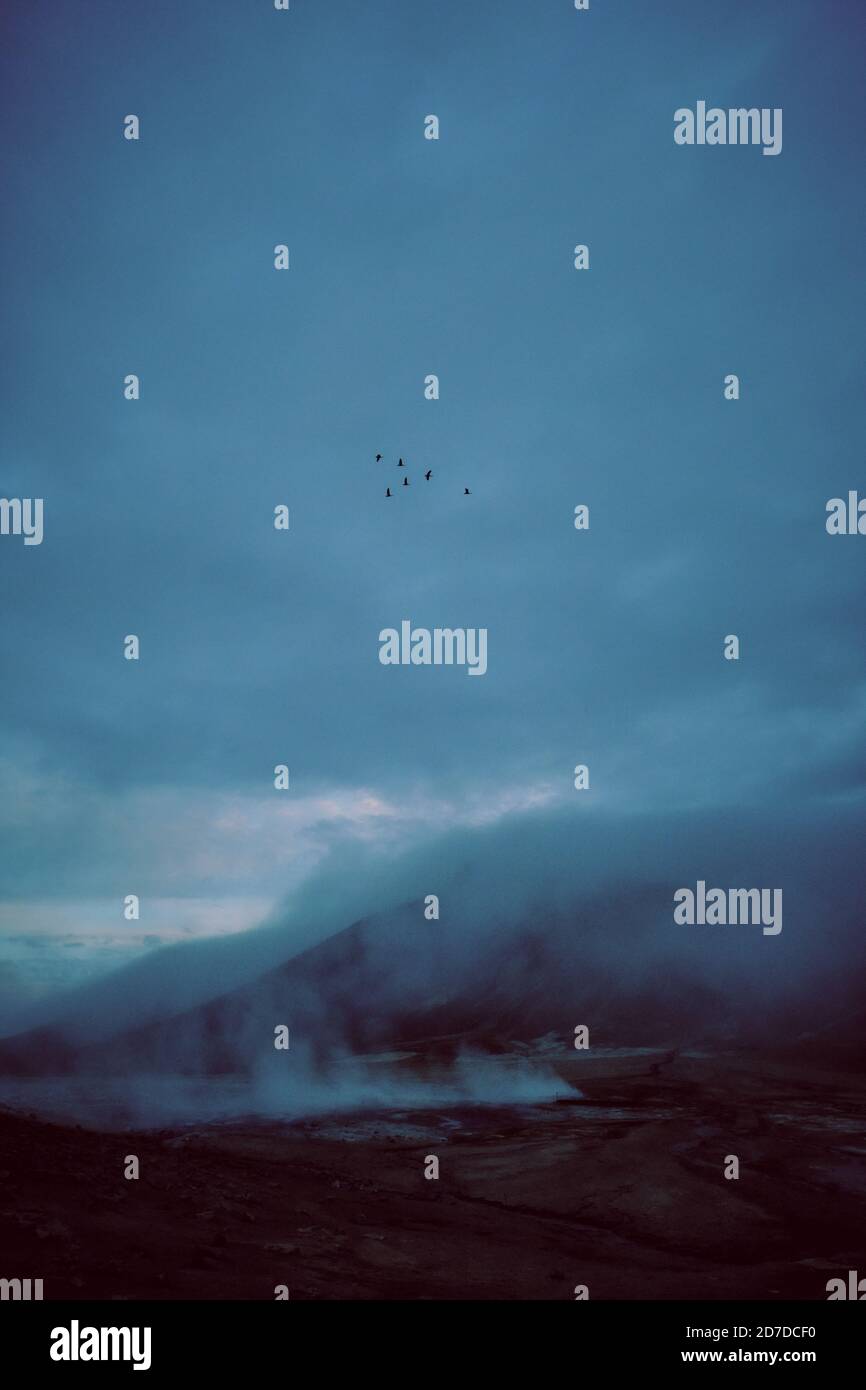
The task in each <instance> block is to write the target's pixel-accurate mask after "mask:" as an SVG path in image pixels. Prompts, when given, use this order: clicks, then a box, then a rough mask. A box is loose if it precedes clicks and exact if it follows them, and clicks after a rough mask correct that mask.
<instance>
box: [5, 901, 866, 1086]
mask: <svg viewBox="0 0 866 1390" xmlns="http://www.w3.org/2000/svg"><path fill="white" fill-rule="evenodd" d="M646 902H647V893H646V890H643V891H641V892H640V893H621V894H620V895H619V896H618V898H617V900H616V901H615V902H609V901H604V902H602V901H597V902H593V903H590V904H589V905H584V906H583V907H582V909H581V910H580V911H579V912H578V911H577V910H575V912H574V913H562V912H560V913H550V912H548V913H547V914H546V915H545V916H543V917H542V916H539V918H538V919H536V920H535V921H533V922H532V923H531V924H527V925H525V926H524V927H522V928H519V929H516V930H515V929H513V928H507V929H504V930H503V931H502V932H501V933H497V932H496V931H495V930H492V931H491V930H487V931H485V932H481V933H476V934H475V935H472V934H470V933H467V932H466V930H465V927H464V926H462V925H457V924H453V923H449V922H447V921H435V922H428V921H427V920H426V919H425V918H424V915H423V905H422V904H421V903H420V902H417V903H405V904H403V905H402V906H401V907H399V908H397V909H395V910H393V911H391V912H389V913H385V914H382V915H380V916H377V917H375V918H369V919H366V920H364V921H360V922H356V923H354V924H353V925H352V926H350V927H348V928H346V929H345V930H343V931H341V932H338V933H337V934H336V935H334V936H332V937H329V938H328V939H327V940H325V941H323V942H321V943H319V944H318V945H316V946H313V947H311V948H309V949H307V950H305V951H303V952H301V953H300V954H299V955H297V956H294V957H293V958H291V959H290V960H288V961H286V962H285V963H284V964H282V965H280V966H277V967H276V968H274V969H270V970H267V971H265V972H263V973H262V974H261V975H260V976H259V977H258V978H256V979H255V980H254V981H253V982H251V983H247V984H244V985H243V986H241V987H239V988H237V989H233V990H229V991H226V992H224V993H222V994H221V995H219V996H218V997H217V998H214V999H212V1000H210V1001H209V1002H207V1003H205V1004H201V1005H198V1006H197V1007H195V1008H191V1009H186V1010H183V1011H181V1012H176V1013H174V1014H169V1015H167V1016H166V1017H164V1018H161V1019H159V1020H158V1021H156V1022H149V1023H147V1024H145V1025H144V1026H139V1027H136V1028H129V1029H120V1030H118V1031H117V1032H116V1033H115V1034H114V1035H113V1036H112V1037H111V1038H109V1039H108V1040H101V1041H99V1042H90V1043H80V1042H74V1041H72V1040H71V1039H70V1038H69V1037H68V1036H64V1034H63V1033H62V1032H61V1031H59V1030H56V1029H55V1030H52V1029H48V1028H41V1029H38V1030H34V1031H32V1032H29V1033H24V1034H20V1035H18V1036H16V1037H14V1038H10V1039H6V1040H4V1041H3V1042H2V1043H0V1072H2V1073H5V1074H7V1075H8V1074H17V1075H46V1074H57V1073H63V1072H70V1071H83V1072H85V1073H88V1072H95V1073H132V1072H137V1071H149V1072H171V1073H190V1074H218V1073H227V1072H231V1073H244V1072H248V1071H254V1070H256V1069H258V1068H260V1067H262V1066H266V1065H267V1064H268V1062H269V1061H273V1059H274V1046H273V1042H274V1029H275V1028H276V1027H277V1026H278V1025H281V1024H285V1025H287V1026H288V1027H289V1029H290V1035H291V1049H292V1050H297V1049H299V1048H300V1049H301V1050H302V1052H303V1053H304V1055H305V1059H306V1061H307V1062H308V1063H309V1064H310V1065H312V1066H316V1065H319V1064H324V1063H325V1062H327V1061H328V1059H329V1058H331V1057H333V1056H335V1055H339V1054H344V1053H346V1052H352V1053H367V1052H371V1051H372V1052H375V1051H377V1050H380V1049H387V1048H392V1047H399V1046H407V1045H409V1044H411V1045H413V1046H416V1047H418V1046H421V1045H422V1044H423V1046H424V1050H432V1051H433V1052H436V1053H440V1054H441V1053H444V1054H447V1053H448V1052H453V1051H455V1050H456V1049H458V1048H460V1047H466V1046H471V1047H474V1048H478V1049H481V1050H486V1051H499V1050H503V1049H508V1047H509V1046H510V1044H512V1043H513V1042H515V1041H517V1042H524V1043H525V1042H527V1041H529V1040H531V1039H533V1038H537V1037H540V1036H542V1035H544V1034H546V1033H549V1032H553V1033H556V1034H557V1035H558V1036H560V1037H561V1038H563V1039H566V1040H567V1039H570V1038H571V1037H572V1035H573V1030H574V1028H575V1027H576V1026H577V1025H579V1024H587V1025H588V1026H589V1028H590V1038H591V1042H592V1043H593V1044H595V1045H596V1046H617V1047H623V1046H632V1047H633V1046H665V1047H670V1046H675V1045H684V1044H692V1045H700V1044H707V1045H713V1046H719V1045H740V1044H743V1045H759V1046H762V1047H768V1046H770V1047H783V1046H786V1045H790V1044H792V1043H794V1042H796V1041H797V1039H798V1038H799V1037H800V1036H801V1035H802V1034H803V1033H804V1032H807V1031H808V1029H807V1028H804V1013H803V1009H802V1007H801V1001H800V999H799V996H794V995H791V994H790V993H789V994H788V995H785V996H781V997H780V998H779V999H777V1001H776V1002H775V1003H771V1002H770V1001H768V1000H766V999H764V998H763V997H762V996H761V993H760V987H761V985H762V983H763V980H762V979H761V978H760V977H759V978H758V979H757V981H755V980H751V979H750V978H749V977H748V975H747V974H745V973H742V972H741V973H740V974H735V975H733V976H731V974H730V972H728V974H727V976H725V975H724V974H723V975H722V976H721V977H719V975H718V972H716V974H714V975H711V974H710V973H709V972H708V971H706V970H703V971H701V970H700V969H698V968H695V962H694V958H693V959H692V960H691V961H688V960H686V959H683V958H678V957H677V956H675V955H673V954H672V953H671V952H670V951H669V950H668V951H665V950H664V949H661V948H660V947H658V946H656V947H655V948H654V949H653V947H652V943H653V941H654V938H653V937H652V933H651V924H650V923H648V921H647V909H646ZM612 923H616V925H617V932H616V935H615V939H616V940H617V941H618V942H619V943H620V944H619V947H618V951H617V953H616V954H615V955H614V954H613V953H612V951H611V949H610V946H609V941H610V939H611V937H613V935H614V934H613V933H612V931H611V924H612ZM648 939H649V941H650V945H649V946H648ZM638 958H639V959H640V961H641V964H640V966H639V967H638V966H636V965H635V964H634V961H635V959H638ZM165 960H166V968H170V965H171V953H170V952H167V953H165ZM716 981H718V982H716ZM809 1015H810V1016H814V1007H811V1008H810V1010H809ZM853 1016H854V1015H852V1010H851V1005H850V1001H849V1002H848V1004H847V1007H845V1005H844V999H840V1001H839V1004H838V1005H837V1004H836V1003H835V1002H834V1004H833V1007H832V1009H831V1010H830V1011H829V1012H828V1013H826V1014H825V1015H823V1017H822V1032H821V1036H820V1037H816V1038H814V1039H813V1043H812V1045H813V1046H814V1047H815V1048H816V1049H820V1050H824V1049H826V1048H827V1047H832V1046H842V1047H846V1046H847V1045H848V1042H849V1037H848V1034H851V1038H850V1041H852V1042H853V1040H854V1037H855V1036H857V1035H861V1027H862V1019H860V1018H859V1016H858V1017H857V1019H856V1020H855V1023H854V1024H853V1025H852V1024H851V1023H850V1020H851V1018H852V1017H853ZM837 1018H838V1020H839V1027H838V1028H837V1027H836V1026H835V1021H836V1019H837Z"/></svg>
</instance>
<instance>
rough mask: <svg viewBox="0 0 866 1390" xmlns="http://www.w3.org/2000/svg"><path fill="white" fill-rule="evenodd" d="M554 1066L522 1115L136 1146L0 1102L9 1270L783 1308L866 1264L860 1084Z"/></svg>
mask: <svg viewBox="0 0 866 1390" xmlns="http://www.w3.org/2000/svg"><path fill="white" fill-rule="evenodd" d="M418 1064H419V1059H418V1058H417V1057H415V1056H413V1057H408V1058H404V1059H401V1060H396V1061H383V1062H379V1063H373V1064H372V1065H374V1066H379V1067H381V1068H383V1069H387V1070H389V1071H391V1072H392V1073H394V1072H398V1071H401V1070H402V1072H403V1073H404V1075H405V1073H406V1071H407V1070H409V1071H411V1070H413V1069H417V1067H418ZM549 1065H550V1062H549V1061H547V1062H546V1063H545V1067H548V1066H549ZM553 1067H554V1069H555V1071H556V1073H557V1074H558V1075H559V1076H560V1077H561V1078H562V1080H563V1081H564V1082H565V1083H566V1085H565V1087H564V1092H563V1095H564V1098H563V1099H560V1100H557V1101H553V1102H550V1103H544V1104H537V1105H526V1106H521V1105H495V1104H490V1105H482V1106H458V1107H454V1108H450V1109H444V1108H443V1109H437V1108H435V1107H433V1108H426V1107H425V1108H423V1109H416V1110H412V1109H407V1110H404V1111H399V1110H390V1111H389V1112H388V1113H382V1112H378V1113H376V1112H363V1111H361V1112H359V1111H355V1112H352V1113H348V1114H347V1113H340V1114H334V1115H320V1116H318V1117H317V1118H315V1119H307V1120H302V1121H298V1122H296V1123H289V1124H286V1123H278V1122H275V1121H272V1120H268V1121H262V1120H257V1119H250V1120H247V1121H245V1120H244V1119H242V1118H239V1119H234V1120H231V1121H229V1122H225V1123H210V1124H201V1125H194V1126H183V1127H179V1128H174V1129H161V1130H148V1131H142V1132H136V1133H132V1132H130V1131H120V1132H118V1131H113V1132H112V1131H106V1130H105V1129H102V1130H96V1129H88V1128H81V1127H79V1126H70V1125H68V1124H53V1123H46V1122H44V1121H43V1120H39V1119H36V1118H27V1117H24V1116H22V1115H21V1114H20V1113H17V1114H13V1113H10V1112H9V1111H8V1110H7V1111H4V1112H3V1113H2V1115H0V1183H2V1188H0V1191H2V1197H0V1213H2V1214H0V1245H2V1249H3V1261H4V1266H5V1268H6V1270H7V1271H10V1272H11V1271H12V1270H15V1271H17V1272H19V1273H20V1274H22V1275H25V1274H26V1275H28V1276H30V1277H34V1278H35V1277H40V1278H42V1279H43V1280H44V1296H45V1298H46V1299H62V1298H72V1299H154V1298H156V1299H162V1298H164V1299H273V1298H274V1289H275V1287H276V1286H277V1285H279V1284H285V1285H287V1286H288V1289H289V1291H290V1297H291V1298H300V1299H324V1300H327V1299H436V1300H441V1299H516V1300H519V1299H572V1298H574V1288H575V1286H576V1285H578V1284H585V1285H587V1287H588V1290H589V1296H590V1298H592V1299H707V1300H713V1299H727V1298H731V1299H753V1300H778V1299H785V1298H790V1299H825V1298H826V1297H827V1294H826V1290H825V1285H826V1282H827V1280H828V1279H830V1278H831V1277H834V1276H835V1275H837V1274H843V1275H844V1273H845V1272H846V1271H847V1270H848V1269H856V1268H858V1267H859V1266H860V1265H862V1261H863V1251H864V1248H866V1240H864V1236H866V1162H864V1160H866V1120H864V1115H866V1110H864V1092H866V1083H864V1081H863V1078H862V1076H861V1075H860V1074H858V1073H857V1072H855V1071H853V1070H852V1071H850V1072H845V1073H840V1072H839V1071H838V1069H837V1070H836V1071H835V1072H834V1073H831V1072H829V1071H826V1070H822V1069H821V1067H819V1066H812V1065H810V1064H809V1063H808V1062H807V1061H806V1060H805V1059H804V1057H803V1056H802V1055H800V1056H798V1057H796V1058H787V1059H786V1058H781V1057H778V1056H776V1057H774V1056H770V1055H767V1056H755V1055H752V1056H747V1055H741V1054H740V1055H738V1054H733V1053H732V1054H730V1055H716V1056H707V1055H704V1056H692V1055H682V1054H679V1053H678V1054H676V1055H675V1056H673V1057H671V1053H670V1052H665V1051H663V1050H651V1051H647V1052H644V1053H638V1054H636V1053H631V1054H630V1055H613V1056H607V1057H595V1058H591V1057H578V1056H577V1055H576V1054H575V1056H574V1059H573V1060H572V1059H570V1058H568V1057H567V1056H566V1055H565V1054H564V1053H559V1054H557V1055H556V1057H555V1059H554V1060H553ZM133 1153H134V1154H136V1155H137V1156H138V1157H139V1159H140V1164H141V1177H140V1179H138V1180H137V1181H126V1180H125V1179H124V1178H123V1175H122V1174H123V1166H124V1162H125V1159H126V1156H127V1155H129V1154H133ZM434 1153H435V1154H436V1155H437V1156H438V1157H439V1160H440V1177H439V1180H438V1181H429V1180H427V1179H425V1177H424V1167H425V1158H426V1156H427V1155H429V1154H434ZM731 1153H736V1154H737V1155H738V1156H739V1159H740V1177H739V1179H738V1180H737V1181H728V1180H726V1179H725V1178H724V1177H723V1168H724V1161H725V1158H726V1156H727V1155H728V1154H731Z"/></svg>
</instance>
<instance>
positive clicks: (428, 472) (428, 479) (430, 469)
mask: <svg viewBox="0 0 866 1390" xmlns="http://www.w3.org/2000/svg"><path fill="white" fill-rule="evenodd" d="M432 476H433V469H432V468H428V469H427V472H426V473H425V474H424V477H425V478H426V479H427V481H428V483H429V481H430V479H431V478H432Z"/></svg>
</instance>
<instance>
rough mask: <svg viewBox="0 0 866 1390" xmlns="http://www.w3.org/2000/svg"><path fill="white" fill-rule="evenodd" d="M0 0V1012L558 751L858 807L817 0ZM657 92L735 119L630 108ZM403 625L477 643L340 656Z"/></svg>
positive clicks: (858, 435)
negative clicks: (403, 653)
mask: <svg viewBox="0 0 866 1390" xmlns="http://www.w3.org/2000/svg"><path fill="white" fill-rule="evenodd" d="M0 22H2V25H3V42H2V45H0V50H2V54H0V69H2V70H0V105H2V122H3V129H4V132H5V141H4V184H5V195H6V196H5V198H4V203H5V211H4V225H3V234H2V250H0V257H2V280H3V302H4V306H5V313H4V315H3V325H2V328H0V347H2V375H0V417H2V423H0V496H5V497H42V498H43V499H44V508H45V522H44V528H45V529H44V540H43V543H42V544H41V545H39V546H30V547H25V546H24V545H23V544H22V540H21V538H20V537H13V536H2V537H0V592H2V595H3V613H2V633H3V640H2V649H0V715H2V718H0V780H2V789H3V794H2V798H0V934H2V940H0V1014H2V1010H3V1007H4V1003H5V1002H8V1001H9V1000H13V999H21V998H22V997H27V996H29V995H31V994H38V993H39V992H40V991H43V990H46V989H49V988H55V987H56V986H58V985H61V984H74V983H77V982H78V981H79V980H83V979H85V978H87V977H89V976H90V975H92V974H93V973H94V972H98V971H102V970H104V969H105V968H106V967H107V966H109V965H111V964H114V963H117V962H120V961H123V960H126V959H131V958H133V957H135V956H136V955H140V954H142V953H146V952H148V951H150V950H151V949H153V947H154V946H157V945H159V944H162V943H166V942H172V941H179V940H190V939H199V938H201V937H203V936H208V935H221V934H229V933H231V932H233V931H235V930H237V929H239V928H246V927H248V926H251V925H254V924H255V923H258V922H260V921H261V920H263V918H267V916H268V914H269V913H270V912H271V911H272V910H273V909H274V907H275V905H276V904H278V903H279V902H280V901H281V900H282V898H283V897H284V895H285V894H286V893H289V892H291V891H292V890H294V889H296V888H297V887H298V885H301V884H303V883H304V882H305V881H307V880H308V878H309V875H310V874H311V873H313V872H314V871H315V870H316V869H317V867H319V866H321V865H322V864H323V863H326V862H329V856H333V855H334V854H336V855H337V856H338V857H339V854H340V852H341V850H343V849H345V852H346V853H347V854H351V853H354V851H355V849H356V848H357V847H358V846H362V847H364V849H365V850H366V851H368V852H369V853H370V854H371V855H373V856H379V858H380V859H381V860H382V861H383V862H385V863H387V862H388V860H389V859H390V858H391V857H392V856H393V857H396V856H399V855H401V854H403V853H405V852H407V851H411V850H412V849H413V848H414V847H415V846H417V845H418V844H422V843H423V842H424V841H425V840H426V839H428V838H429V837H430V836H431V835H435V834H438V833H440V832H442V831H445V830H454V829H455V828H458V829H459V827H461V826H465V827H467V828H474V827H479V826H486V825H489V824H491V823H495V822H496V821H497V820H500V819H502V818H505V817H507V816H508V815H509V814H510V813H512V812H525V811H527V810H531V809H532V808H550V807H555V806H557V805H558V804H560V803H561V804H562V805H563V806H566V805H571V804H573V798H574V797H575V795H576V793H575V791H574V789H573V786H572V777H573V769H574V766H575V764H577V763H586V764H587V765H588V766H589V768H590V776H591V792H590V793H589V795H591V797H592V799H593V804H595V805H598V806H599V807H601V808H603V809H604V811H605V814H607V815H612V816H614V817H615V816H616V815H617V814H622V815H623V816H626V815H630V814H632V813H635V812H640V813H644V814H655V813H658V815H660V816H662V815H667V814H669V813H678V814H679V813H686V814H687V813H689V812H695V813H697V812H700V813H701V814H704V813H710V814H717V815H718V816H719V817H721V818H725V817H727V818H729V819H730V818H735V817H736V815H737V814H738V813H739V811H740V810H741V809H742V808H744V807H748V808H749V809H750V813H752V812H754V814H756V815H757V816H758V817H759V818H760V817H765V819H766V824H767V826H768V827H769V826H772V825H773V824H775V821H776V820H777V818H778V817H779V816H781V815H783V814H784V813H785V812H786V811H787V810H788V809H789V808H790V807H791V806H792V805H796V806H797V807H798V809H800V810H801V811H802V810H804V811H806V812H808V813H810V814H812V815H813V816H814V818H815V820H816V822H823V821H824V820H825V819H826V818H828V817H832V813H833V810H834V808H838V807H840V806H844V807H845V808H847V809H850V808H851V807H852V806H854V807H856V806H857V805H859V804H860V802H861V801H862V798H863V793H864V782H866V757H864V739H863V734H864V724H866V653H864V643H863V623H862V608H863V599H864V559H866V539H864V538H862V537H859V536H857V537H841V538H835V537H833V538H831V537H829V536H828V535H827V533H826V530H825V517H826V511H825V508H826V503H827V500H828V499H829V498H831V497H836V496H843V497H844V496H847V493H848V490H849V489H855V488H858V487H859V488H860V490H861V495H862V494H863V493H864V492H866V475H864V469H863V438H864V423H866V421H864V388H863V365H862V364H863V361H864V352H863V348H864V337H866V329H864V324H866V316H864V313H863V263H862V227H863V225H864V211H866V208H864V203H866V189H864V183H863V178H862V161H861V146H862V133H863V129H864V116H866V93H864V88H863V82H862V40H863V38H864V36H866V11H864V9H863V7H862V6H861V5H860V4H859V3H855V2H854V0H822V3H821V4H815V3H810V2H809V0H766V3H763V4H761V5H760V6H757V5H755V4H754V3H751V0H730V3H728V4H726V5H724V6H719V5H716V4H709V3H707V4H697V3H695V0H658V3H653V4H648V3H646V0H621V2H620V3H613V0H592V3H591V7H590V10H589V11H587V12H577V11H575V10H574V8H573V6H572V5H571V4H570V3H569V0H538V3H532V4H529V3H526V0H497V3H496V4H495V5H494V4H479V5H467V4H465V3H462V2H461V3H458V2H457V0H440V2H439V3H436V4H429V5H422V4H417V3H416V4H411V5H410V4H407V3H406V0H379V3H376V2H375V0H370V3H364V4H358V3H351V0H292V5H291V8H290V10H289V12H287V13H280V12H275V11H274V9H273V6H272V5H271V4H270V3H269V0H245V2H244V3H243V4H241V3H229V0H149V2H148V3H147V4H143V3H140V0H135V2H133V0H124V2H123V3H118V0H87V3H83V0H65V3H62V4H61V3H49V4H42V5H40V6H38V7H34V6H31V5H25V4H23V3H10V4H9V5H8V6H7V7H6V12H5V14H4V17H3V20H2V21H0ZM699 100H705V101H706V102H707V103H708V105H718V106H721V107H724V108H727V107H738V106H747V107H750V106H757V107H770V108H776V107H781V108H782V109H783V112H784V125H783V132H784V136H783V148H782V152H781V154H779V155H778V156H777V157H773V158H767V157H764V156H763V155H762V153H761V151H760V149H758V148H752V147H724V148H709V147H703V148H700V147H693V148H688V147H681V146H678V145H676V144H675V143H674V140H673V129H674V119H673V116H674V111H675V110H676V109H678V108H680V107H684V106H692V107H694V105H695V104H696V102H697V101H699ZM129 113H135V114H137V115H138V116H139V118H140V123H141V138H140V140H138V141H128V140H125V139H124V138H123V122H124V117H125V116H127V115H128V114H129ZM429 114H436V115H437V116H438V118H439V121H440V138H439V139H438V141H433V140H427V139H425V138H424V122H425V117H426V116H428V115H429ZM281 243H285V244H286V245H288V246H289V248H290V269H289V270H288V271H285V272H278V271H276V270H275V269H274V247H275V245H277V244H281ZM578 243H581V244H586V245H588V246H589V249H590V269H589V270H588V271H585V272H577V271H576V270H575V269H574V265H573V248H574V246H575V245H576V244H578ZM128 373H136V374H138V375H139V377H140V381H141V398H140V400H138V401H134V402H133V401H128V400H125V399H124V394H123V381H124V377H125V376H126V375H127V374H128ZM431 373H435V374H436V375H437V376H438V377H439V380H440V398H439V399H438V400H435V401H431V400H427V399H425V395H424V381H425V377H427V375H428V374H431ZM728 373H737V374H738V376H739V378H740V382H741V397H740V399H739V400H738V401H736V402H731V401H726V400H725V399H724V394H723V382H724V378H725V376H726V375H727V374H728ZM376 453H381V454H382V455H383V456H384V457H383V460H382V461H381V462H380V463H376V462H375V455H376ZM400 456H402V457H403V458H404V459H405V460H406V463H407V470H406V471H407V472H408V475H409V478H410V485H409V487H407V488H403V487H401V486H399V479H400V476H401V475H400V472H399V471H398V470H397V468H396V461H397V459H398V457H400ZM428 468H429V469H432V475H433V476H432V478H431V479H430V481H429V482H427V481H425V480H424V478H423V473H424V471H426V470H427V469H428ZM395 484H397V486H395ZM388 485H390V486H391V487H392V491H394V492H395V494H396V495H395V496H394V497H392V498H390V499H389V498H386V496H385V488H386V486H388ZM465 487H469V489H470V495H469V496H468V497H467V496H465V495H464V488H465ZM281 503H283V504H285V505H287V506H288V507H289V508H290V516H291V523H290V528H289V530H288V531H286V532H282V531H276V530H275V529H274V527H273V510H274V507H275V506H277V505H278V504H281ZM578 504H586V505H587V506H589V508H590V518H591V520H590V528H589V530H588V531H581V532H579V531H576V530H575V528H574V525H573V516H574V508H575V506H577V505H578ZM403 619H410V620H411V621H412V622H413V624H415V625H416V626H422V627H428V628H433V627H436V626H446V627H466V628H468V627H483V628H486V629H487V632H488V669H487V672H486V674H485V675H484V676H483V677H481V678H477V679H468V678H467V673H466V671H465V670H464V669H460V668H434V667H430V668H426V667H418V668H412V667H408V668H402V667H398V668H391V667H387V666H383V665H381V664H380V662H379V660H378V654H379V633H380V631H381V630H382V629H384V628H388V627H399V625H400V622H401V620H403ZM129 633H135V634H137V635H138V636H139V638H140V641H141V659H140V660H139V661H138V662H128V661H125V660H124V659H123V640H124V637H125V636H126V634H129ZM729 633H736V634H737V635H738V636H739V638H740V643H741V655H740V659H739V661H738V662H729V661H726V660H724V658H723V655H722V651H723V643H724V638H725V636H726V635H727V634H729ZM282 763H285V764H286V765H288V766H289V768H290V778H291V781H290V788H289V790H288V791H287V792H277V791H276V790H275V789H274V786H273V770H274V767H275V766H276V765H277V764H282ZM624 872H627V869H626V870H624ZM130 893H136V894H138V895H140V896H141V903H142V907H141V918H140V920H139V921H138V922H126V921H125V920H124V918H123V913H122V902H123V898H124V896H125V895H126V894H130Z"/></svg>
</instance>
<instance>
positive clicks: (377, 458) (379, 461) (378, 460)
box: [376, 454, 382, 463]
mask: <svg viewBox="0 0 866 1390" xmlns="http://www.w3.org/2000/svg"><path fill="white" fill-rule="evenodd" d="M376 462H377V463H381V462H382V455H381V454H377V455H376Z"/></svg>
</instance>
